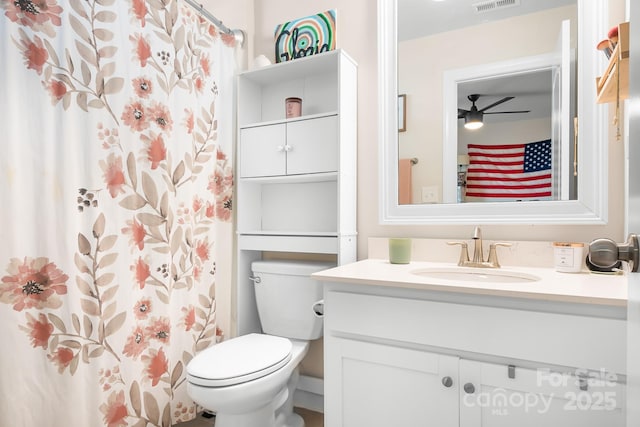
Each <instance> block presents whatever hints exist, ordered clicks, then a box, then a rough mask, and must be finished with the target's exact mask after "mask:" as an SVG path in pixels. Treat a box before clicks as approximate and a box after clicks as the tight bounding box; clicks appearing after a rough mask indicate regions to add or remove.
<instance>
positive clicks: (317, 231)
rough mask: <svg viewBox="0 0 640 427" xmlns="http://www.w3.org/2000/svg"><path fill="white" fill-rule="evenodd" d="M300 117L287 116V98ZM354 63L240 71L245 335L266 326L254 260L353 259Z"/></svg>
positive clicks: (327, 56) (328, 57) (327, 59)
mask: <svg viewBox="0 0 640 427" xmlns="http://www.w3.org/2000/svg"><path fill="white" fill-rule="evenodd" d="M289 97H298V98H301V99H302V115H301V116H300V117H295V118H286V117H285V100H286V98H289ZM356 145H357V65H356V63H355V62H354V61H353V60H352V59H351V58H350V57H349V56H348V55H347V54H346V53H345V52H344V51H343V50H335V51H330V52H324V53H322V54H318V55H312V56H308V57H305V58H299V59H295V60H293V61H289V62H282V63H278V64H274V65H269V66H266V67H263V68H259V69H255V70H250V71H247V72H244V73H241V74H240V75H239V76H238V143H237V166H238V167H237V169H238V172H239V173H238V178H237V179H238V182H237V194H236V200H237V202H236V206H237V209H236V211H237V234H238V265H237V286H238V298H237V310H238V324H237V332H238V334H246V333H249V332H254V331H259V330H260V325H259V321H258V318H257V311H256V309H255V296H254V292H253V282H251V280H250V274H251V272H250V265H251V262H252V261H254V260H257V259H261V258H262V256H263V253H264V252H265V251H270V252H287V253H310V254H331V255H335V260H336V264H337V265H339V264H343V263H347V262H353V261H355V260H356Z"/></svg>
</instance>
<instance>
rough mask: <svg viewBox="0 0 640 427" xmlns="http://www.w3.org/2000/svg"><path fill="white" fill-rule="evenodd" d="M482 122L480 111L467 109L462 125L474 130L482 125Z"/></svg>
mask: <svg viewBox="0 0 640 427" xmlns="http://www.w3.org/2000/svg"><path fill="white" fill-rule="evenodd" d="M483 124H484V123H482V113H480V112H478V111H469V112H468V113H467V114H466V115H465V116H464V127H465V129H469V130H475V129H480V128H481V127H482V126H483Z"/></svg>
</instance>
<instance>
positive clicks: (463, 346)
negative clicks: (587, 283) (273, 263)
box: [325, 291, 626, 373]
mask: <svg viewBox="0 0 640 427" xmlns="http://www.w3.org/2000/svg"><path fill="white" fill-rule="evenodd" d="M325 330H326V331H327V334H334V333H335V334H353V335H360V336H365V337H373V338H378V339H384V340H393V341H400V342H407V343H413V344H419V345H427V346H433V347H441V348H446V349H451V350H454V351H461V352H462V351H464V352H473V353H480V354H486V355H495V356H500V357H504V358H509V359H520V360H531V361H537V362H541V363H545V364H552V365H561V366H569V367H577V368H584V369H595V370H599V369H606V370H607V371H611V372H617V373H624V372H625V366H626V323H625V321H624V320H618V319H606V318H597V317H590V316H579V315H570V314H558V313H545V312H539V311H528V310H518V309H508V308H498V307H489V306H478V305H466V304H454V303H444V302H435V301H427V300H416V299H406V298H397V297H388V296H374V295H363V294H354V293H349V292H340V291H328V292H326V295H325Z"/></svg>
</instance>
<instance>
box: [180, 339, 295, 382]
mask: <svg viewBox="0 0 640 427" xmlns="http://www.w3.org/2000/svg"><path fill="white" fill-rule="evenodd" d="M292 348H293V345H292V343H291V341H290V340H288V339H286V338H283V337H277V336H273V335H265V334H248V335H243V336H240V337H237V338H233V339H230V340H228V341H224V342H222V343H220V344H217V345H214V346H212V347H209V348H208V349H206V350H204V351H202V352H201V353H199V354H198V355H197V356H196V357H194V358H193V359H192V360H191V362H189V364H188V366H187V377H188V381H189V382H190V383H192V384H196V385H199V386H203V387H226V386H231V385H235V384H240V383H244V382H248V381H252V380H255V379H257V378H261V377H264V376H267V375H269V374H271V373H273V372H275V371H277V370H278V369H280V368H282V367H283V366H284V365H286V364H287V363H288V362H289V360H291V351H292Z"/></svg>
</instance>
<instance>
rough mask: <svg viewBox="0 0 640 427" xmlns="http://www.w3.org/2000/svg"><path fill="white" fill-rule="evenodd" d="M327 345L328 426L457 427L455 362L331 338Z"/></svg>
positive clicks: (448, 359) (326, 399)
mask: <svg viewBox="0 0 640 427" xmlns="http://www.w3.org/2000/svg"><path fill="white" fill-rule="evenodd" d="M325 345H326V346H327V348H326V349H325V350H326V352H325V358H326V360H325V366H326V368H325V369H326V370H327V371H326V372H325V425H326V426H327V427H365V426H366V427H389V426H411V427H420V426H424V427H427V426H429V427H431V426H433V427H454V426H456V427H457V426H458V381H457V372H458V368H457V364H458V359H457V358H456V357H451V356H444V355H438V354H434V353H427V352H423V351H418V350H412V349H405V348H399V347H392V346H387V345H382V344H373V343H368V342H361V341H353V340H347V339H340V338H333V337H332V338H330V339H329V340H328V342H327V343H326V344H325ZM445 378H449V379H450V382H449V381H448V380H445V381H444V382H443V380H444V379H445ZM445 384H446V385H445Z"/></svg>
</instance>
